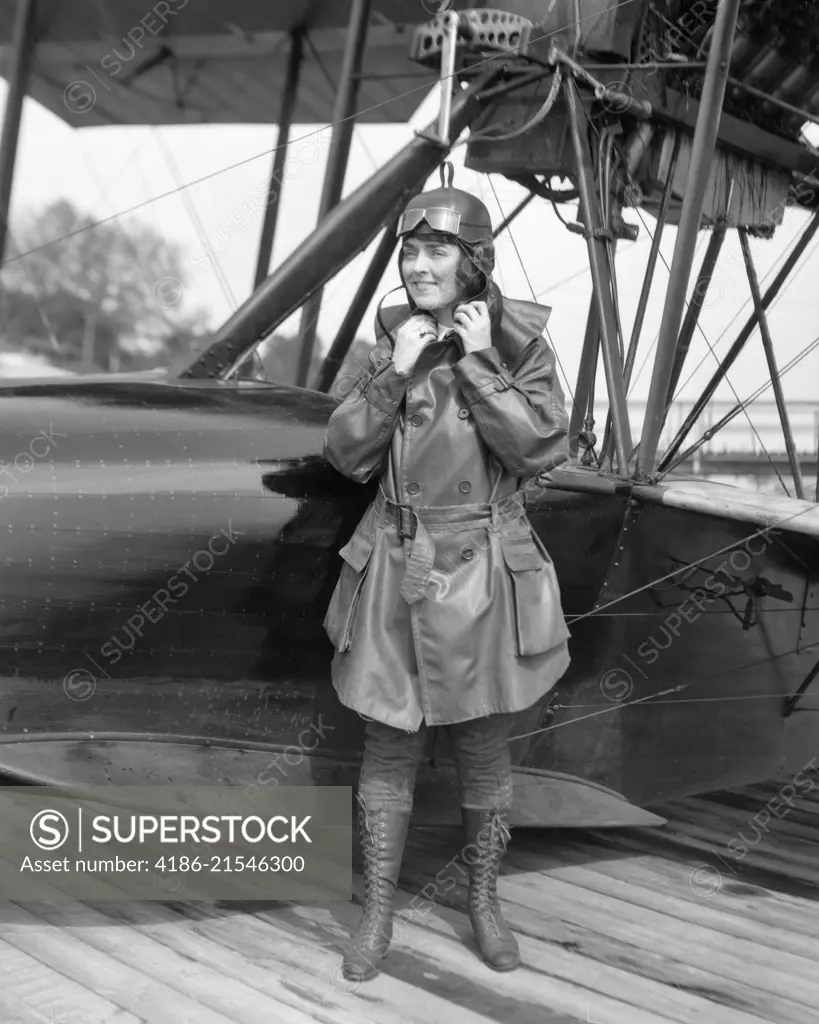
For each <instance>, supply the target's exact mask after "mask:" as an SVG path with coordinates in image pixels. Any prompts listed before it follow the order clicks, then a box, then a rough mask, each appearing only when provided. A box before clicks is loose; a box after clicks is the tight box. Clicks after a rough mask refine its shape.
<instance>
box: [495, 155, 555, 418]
mask: <svg viewBox="0 0 819 1024" xmlns="http://www.w3.org/2000/svg"><path fill="white" fill-rule="evenodd" d="M487 178H488V179H489V184H490V185H491V186H492V192H493V194H494V196H495V202H496V203H497V204H498V209H499V210H500V214H501V217H504V216H505V214H504V212H503V207H502V206H501V204H500V199H498V193H497V192H496V191H495V183H494V181H492V175H491V174H488V175H487ZM506 230H507V231H508V232H509V238H510V239H511V242H512V245H513V246H514V247H515V253H516V255H517V258H518V262H519V263H520V268H521V270H522V271H523V276H524V277H525V278H526V283H527V285H528V286H529V291H530V292H531V293H532V298H533V299H534V301H535V302H537V299H536V298H535V289H534V288H533V287H532V282H531V280H530V279H529V274H528V273H527V271H526V264H525V263H524V262H523V258H522V257H521V255H520V249H518V243H517V242H516V241H515V236H514V235H513V234H512V227H511V225H510V226H509V227H508V228H507V229H506ZM543 329H544V331H545V332H546V337H547V338H548V339H549V344H550V345H551V346H552V351H553V352H554V354H555V359H556V360H557V365H558V366H559V367H560V372H561V373H562V374H563V378H564V380H565V381H566V390H567V391H568V392H569V396H570V398H571V400H572V405H574V394H573V393H572V388H571V385H570V384H569V377H568V375H567V373H566V371H565V370H564V369H563V364H562V363H561V361H560V356H559V355H558V352H557V346H556V345H555V343H554V340H553V338H552V335H551V332H550V331H549V325H548V323H547V324H546V325H545V327H544V328H543Z"/></svg>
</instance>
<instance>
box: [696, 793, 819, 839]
mask: <svg viewBox="0 0 819 1024" xmlns="http://www.w3.org/2000/svg"><path fill="white" fill-rule="evenodd" d="M772 799H773V798H772V797H767V798H766V796H765V794H764V793H747V794H742V795H738V794H735V793H732V794H730V796H722V795H721V794H719V793H708V794H705V795H703V796H700V797H696V798H691V799H690V800H689V803H690V804H691V806H692V807H698V806H700V805H702V806H703V808H704V809H706V810H709V811H711V812H719V811H721V810H722V808H724V807H733V808H735V809H738V810H739V809H741V810H743V811H745V813H746V815H747V817H748V819H749V820H750V819H751V818H753V816H754V815H755V814H758V813H759V811H760V810H761V809H762V808H763V807H764V806H765V804H766V803H767V801H768V800H772ZM778 804H779V807H780V808H784V810H780V813H782V815H783V816H782V817H781V818H779V819H777V818H775V816H774V815H771V820H772V821H773V820H775V821H776V824H777V829H778V830H779V831H781V832H782V833H783V834H786V835H789V834H793V835H798V836H800V837H801V838H803V839H807V840H808V841H810V842H813V843H819V807H816V806H814V807H812V808H808V807H807V806H805V805H804V803H800V802H799V801H796V800H794V801H793V806H792V807H786V806H785V805H784V804H783V803H782V801H778ZM794 825H798V826H799V828H798V829H793V828H792V826H794Z"/></svg>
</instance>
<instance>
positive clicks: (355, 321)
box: [315, 218, 398, 391]
mask: <svg viewBox="0 0 819 1024" xmlns="http://www.w3.org/2000/svg"><path fill="white" fill-rule="evenodd" d="M397 231H398V219H397V218H396V219H394V220H393V221H392V222H391V223H389V224H388V225H387V226H386V228H385V229H384V233H383V235H382V236H381V241H380V242H379V243H378V246H377V248H376V250H375V252H374V253H373V257H372V260H371V261H370V265H369V267H367V270H366V272H365V274H364V277H363V278H362V279H361V284H360V285H359V286H358V291H357V292H356V294H355V297H354V298H353V301H352V302H351V303H350V307H349V309H348V310H347V315H346V316H345V317H344V320H343V322H342V324H341V327H339V329H338V334H337V335H336V337H335V341H334V342H333V344H332V345H331V346H330V351H329V352H328V353H327V355H326V357H325V359H324V362H323V363H322V366H321V369H320V370H319V374H318V380H317V381H316V385H315V386H316V391H328V390H329V389H330V386H331V385H332V383H333V381H334V380H335V379H336V374H337V373H338V371H339V370H340V369H341V364H342V363H343V362H344V357H345V356H346V355H347V353H348V352H349V351H350V346H351V345H352V343H353V342H354V341H355V335H356V331H357V330H358V328H359V326H360V324H361V321H362V319H363V317H364V314H365V313H366V312H367V307H368V306H369V305H370V303H371V302H372V300H373V297H374V296H375V292H376V289H377V288H378V286H379V284H381V279H382V278H383V276H384V272H385V271H386V269H387V266H388V264H389V262H390V259H391V258H392V255H393V253H394V252H395V247H396V245H397V243H398V235H397Z"/></svg>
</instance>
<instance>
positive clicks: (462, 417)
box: [458, 409, 469, 420]
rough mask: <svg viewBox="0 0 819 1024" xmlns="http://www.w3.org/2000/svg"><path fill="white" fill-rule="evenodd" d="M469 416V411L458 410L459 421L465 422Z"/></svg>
mask: <svg viewBox="0 0 819 1024" xmlns="http://www.w3.org/2000/svg"><path fill="white" fill-rule="evenodd" d="M468 415H469V409H459V410H458V419H459V420H465V419H466V418H467V416H468Z"/></svg>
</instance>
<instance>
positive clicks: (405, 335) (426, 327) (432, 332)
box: [392, 313, 438, 374]
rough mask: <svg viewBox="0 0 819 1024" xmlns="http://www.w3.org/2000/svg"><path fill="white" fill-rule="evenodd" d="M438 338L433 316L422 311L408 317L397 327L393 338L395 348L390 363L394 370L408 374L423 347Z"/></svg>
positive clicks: (436, 325)
mask: <svg viewBox="0 0 819 1024" xmlns="http://www.w3.org/2000/svg"><path fill="white" fill-rule="evenodd" d="M437 339H438V324H437V323H436V321H435V317H433V316H431V315H429V314H426V313H422V314H420V315H418V316H413V317H410V319H409V320H407V321H406V322H405V323H403V324H401V326H400V327H399V328H398V333H397V335H396V339H395V350H394V352H393V354H392V365H393V366H394V367H395V369H396V372H398V373H401V374H408V373H409V372H410V371H411V370H412V368H413V367H414V366H415V363H416V361H417V359H418V356H420V354H421V352H422V351H423V349H424V348H425V347H426V346H427V345H429V343H430V342H432V341H437Z"/></svg>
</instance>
